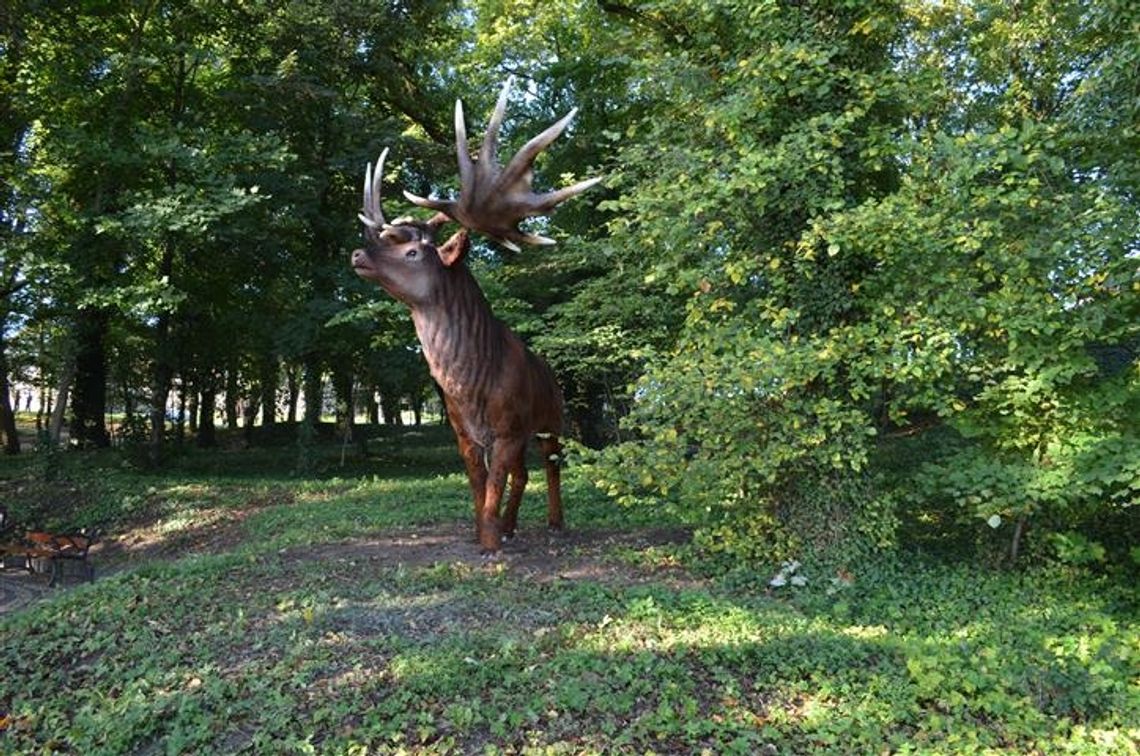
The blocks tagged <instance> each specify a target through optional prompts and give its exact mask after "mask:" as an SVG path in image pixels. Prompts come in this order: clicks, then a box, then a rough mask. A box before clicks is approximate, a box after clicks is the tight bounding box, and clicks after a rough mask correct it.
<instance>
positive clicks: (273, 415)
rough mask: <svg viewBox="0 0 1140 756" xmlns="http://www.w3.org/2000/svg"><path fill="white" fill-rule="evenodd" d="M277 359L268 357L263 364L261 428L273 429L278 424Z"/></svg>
mask: <svg viewBox="0 0 1140 756" xmlns="http://www.w3.org/2000/svg"><path fill="white" fill-rule="evenodd" d="M278 378H279V374H278V370H277V358H276V357H268V358H267V359H266V360H265V361H264V362H262V364H261V427H263V428H272V427H273V426H274V425H275V424H276V423H277V384H278Z"/></svg>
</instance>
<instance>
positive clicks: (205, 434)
mask: <svg viewBox="0 0 1140 756" xmlns="http://www.w3.org/2000/svg"><path fill="white" fill-rule="evenodd" d="M217 394H218V390H217V388H216V387H215V386H214V381H213V380H210V379H207V380H205V381H203V383H202V391H201V392H200V394H199V399H198V434H197V436H196V437H195V443H196V444H197V445H198V446H199V447H200V448H203V449H207V448H210V447H213V446H217V444H218V436H217V433H216V431H215V429H214V409H215V407H216V406H217Z"/></svg>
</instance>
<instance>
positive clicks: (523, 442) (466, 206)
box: [352, 79, 601, 556]
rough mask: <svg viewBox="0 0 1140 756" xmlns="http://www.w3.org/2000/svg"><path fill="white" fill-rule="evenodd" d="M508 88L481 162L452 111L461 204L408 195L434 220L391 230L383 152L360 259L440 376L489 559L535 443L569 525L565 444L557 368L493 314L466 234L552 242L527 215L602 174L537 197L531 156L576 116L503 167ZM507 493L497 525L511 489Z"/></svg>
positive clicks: (512, 517)
mask: <svg viewBox="0 0 1140 756" xmlns="http://www.w3.org/2000/svg"><path fill="white" fill-rule="evenodd" d="M510 88H511V80H510V79H508V80H507V83H506V85H505V86H504V87H503V89H502V92H501V93H500V95H499V99H498V102H497V103H496V105H495V110H494V112H493V113H492V115H491V120H490V121H489V122H488V124H487V131H486V133H485V135H484V137H483V145H482V148H481V149H480V151H479V155H478V158H477V159H473V158H472V156H471V155H470V154H469V152H468V149H467V130H466V125H465V124H464V118H463V104H462V102H460V101H456V103H455V151H456V155H457V157H458V160H459V180H460V189H459V197H458V198H457V199H454V200H437V199H425V198H423V197H417V196H415V195H414V194H411V193H409V192H406V191H405V192H404V196H405V197H407V199H408V200H409V201H410V202H412V203H414V204H416V205H419V206H421V207H425V208H429V209H432V210H435V211H437V212H436V214H435V215H434V216H432V217H431V219H429V220H427V221H420V220H415V219H413V218H410V217H404V218H397V219H395V220H393V221H391V222H388V221H386V220H385V219H384V215H383V213H382V212H381V209H380V194H381V179H382V176H383V173H384V158H385V157H386V156H387V154H388V150H387V149H385V150H384V151H383V152H382V153H381V154H380V157H379V159H378V160H377V161H376V165H375V167H373V166H372V165H371V164H369V166H368V167H367V169H366V171H365V176H364V212H363V213H361V215H360V220H361V221H362V222H363V223H364V237H365V245H364V247H363V248H362V249H358V250H356V251H354V252H353V253H352V267H353V269H354V270H355V271H356V273H357V274H358V275H360V276H361V277H363V278H365V279H368V280H370V281H375V282H376V283H378V284H379V285H380V286H381V287H383V288H384V289H385V290H387V291H388V293H389V294H391V295H392V296H393V297H395V298H396V299H398V300H400V301H401V302H403V303H404V304H405V305H407V306H408V308H409V309H410V310H411V314H412V322H413V323H414V324H415V328H416V335H417V336H418V337H419V340H420V344H421V345H422V346H423V351H424V357H425V358H426V359H427V364H428V368H429V369H430V371H431V375H432V377H433V378H434V379H435V380H436V382H437V383H439V385H440V387H441V388H442V391H443V396H444V404H445V407H446V410H447V418H448V421H449V422H450V423H451V427H452V428H453V429H454V431H455V435H456V437H457V440H458V442H459V453H460V456H462V457H463V461H464V464H465V465H466V468H467V478H468V481H469V482H470V484H471V493H472V495H473V497H474V499H475V532H476V536H477V537H478V540H479V543H480V545H481V547H482V553H483V554H484V556H495V555H497V554H498V553H499V549H500V548H501V545H502V541H503V538H504V537H505V538H510V537H512V536H513V535H514V533H515V529H516V527H517V524H518V509H519V503H520V502H521V501H522V496H523V490H524V489H525V487H526V481H527V472H526V467H525V463H524V458H525V452H526V448H527V443H528V442H529V441H530V439H532V438H534V439H537V441H538V446H539V449H540V450H541V452H542V456H543V460H544V465H545V469H546V481H547V523H548V525H549V527H550V528H551V529H552V530H558V529H561V527H562V493H561V483H560V470H559V461H560V455H561V451H562V445H561V442H560V441H559V435H560V434H561V432H562V391H561V389H559V387H558V383H557V382H556V381H555V378H554V373H553V372H552V371H551V369H550V367H549V366H548V365H547V364H546V363H545V362H544V361H543V360H542V359H541V358H540V357H538V356H536V355H535V354H534V353H533V352H531V351H530V350H529V349H527V347H526V345H524V344H523V342H522V340H521V339H520V338H519V337H518V336H517V335H516V334H514V333H513V332H512V331H511V330H510V329H509V328H507V326H506V325H504V324H503V323H502V322H501V321H499V320H498V319H497V318H495V316H494V315H493V314H492V313H491V308H490V306H489V305H488V303H487V300H486V298H485V297H484V296H483V292H482V290H481V289H480V288H479V284H478V283H476V281H475V278H474V276H472V275H471V272H470V271H469V270H468V269H467V266H466V265H465V264H464V262H463V261H464V257H465V256H466V255H467V253H468V251H469V249H470V247H471V241H470V238H469V236H468V232H469V231H477V232H479V233H481V234H484V235H485V236H487V237H490V238H491V239H493V240H494V241H496V242H498V243H500V244H502V245H503V246H505V247H507V248H508V249H511V250H515V251H518V249H519V247H518V245H519V244H520V243H522V244H553V243H554V241H553V240H551V239H548V238H546V237H543V236H538V235H535V234H530V233H526V232H524V231H522V230H520V229H519V227H518V224H519V222H520V221H521V220H523V219H524V218H527V217H530V216H534V215H546V214H548V213H550V212H551V211H552V210H553V209H554V207H555V206H556V205H558V204H559V203H561V202H563V201H564V200H567V199H569V198H570V197H573V196H574V195H576V194H579V193H580V192H583V191H585V190H586V189H589V188H590V187H591V186H593V185H594V184H596V183H597V182H598V181H600V180H601V179H600V178H594V179H590V180H588V181H581V182H579V183H576V184H574V185H572V186H568V187H566V188H564V189H559V190H557V191H553V192H549V193H546V194H536V193H535V192H534V190H533V189H532V187H531V178H532V175H533V170H532V169H533V165H534V160H535V158H536V157H537V156H538V154H539V153H540V152H541V151H542V150H544V149H545V148H546V147H548V146H549V145H550V144H551V143H552V142H553V141H554V140H555V139H557V138H558V136H559V134H561V133H562V131H563V129H565V128H566V125H567V124H568V123H569V122H570V120H571V119H572V118H573V117H574V115H575V114H576V112H577V110H576V109H575V110H572V111H571V112H570V113H569V114H568V115H566V116H565V117H564V118H562V119H561V120H560V121H558V122H557V123H555V124H553V125H552V126H550V127H549V128H547V129H546V130H545V131H543V132H542V133H541V134H539V135H538V136H536V137H534V138H533V139H531V140H530V141H529V142H527V143H526V144H525V145H524V146H523V147H522V149H520V150H519V152H518V154H516V155H515V156H514V158H512V159H511V161H510V162H509V163H507V166H506V167H505V168H501V167H500V166H499V164H498V157H497V149H498V134H499V127H500V125H501V124H502V121H503V115H504V112H505V110H506V105H507V97H508V95H509V93H510ZM449 220H453V221H455V222H456V223H458V224H459V225H460V226H461V227H462V228H460V230H458V231H457V232H455V234H454V235H452V236H451V237H450V238H449V239H448V240H447V241H446V242H445V243H444V244H443V245H442V246H437V244H436V234H437V233H438V232H439V230H440V228H441V227H442V226H443V225H444V224H445V223H447V222H448V221H449ZM508 475H509V476H510V495H509V497H508V499H507V504H506V507H505V508H504V510H503V512H502V516H501V517H500V503H501V501H502V497H503V490H504V488H505V487H506V485H507V477H508Z"/></svg>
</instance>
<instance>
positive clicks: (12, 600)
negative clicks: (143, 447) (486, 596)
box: [0, 517, 698, 614]
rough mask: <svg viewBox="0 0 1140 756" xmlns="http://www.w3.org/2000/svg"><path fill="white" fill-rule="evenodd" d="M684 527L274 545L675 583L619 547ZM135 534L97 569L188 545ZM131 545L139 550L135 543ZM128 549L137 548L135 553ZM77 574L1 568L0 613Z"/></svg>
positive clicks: (422, 563) (235, 524)
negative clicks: (55, 577) (487, 549)
mask: <svg viewBox="0 0 1140 756" xmlns="http://www.w3.org/2000/svg"><path fill="white" fill-rule="evenodd" d="M241 519H242V518H240V517H235V518H233V520H232V521H230V522H226V523H225V524H224V525H222V526H220V527H218V526H216V525H215V527H214V528H213V529H211V533H210V535H211V537H210V538H208V539H205V540H204V541H199V542H198V546H199V548H197V549H195V550H194V553H203V552H210V551H213V552H223V551H228V550H230V549H232V548H233V547H235V546H236V545H237V544H238V543H239V542H240V540H241V534H240V527H241ZM687 538H688V533H687V532H685V531H683V530H679V529H663V528H654V529H642V530H630V531H623V532H611V531H605V530H597V529H584V530H580V529H571V530H567V531H565V532H561V533H551V532H548V531H547V530H545V529H544V528H541V527H534V528H524V529H520V531H519V534H518V536H517V537H516V538H514V539H512V540H510V541H508V542H507V543H506V544H504V546H503V550H502V552H501V553H500V555H499V556H498V557H497V558H496V559H494V560H486V559H484V558H483V557H482V556H481V555H480V553H479V546H478V544H477V543H476V542H475V539H474V535H473V533H472V529H471V524H470V523H469V522H466V521H464V522H454V523H444V524H435V525H424V526H421V527H409V528H400V529H396V530H390V531H387V532H385V533H382V534H377V535H374V536H370V537H367V538H357V539H352V540H347V541H339V542H335V543H325V544H319V545H316V546H309V547H294V548H289V549H286V550H284V551H282V552H281V553H280V555H279V556H280V558H281V559H282V560H284V561H285V562H287V563H293V564H296V565H303V564H304V563H309V562H317V561H326V560H334V561H341V562H359V563H366V564H371V565H374V566H376V567H379V568H386V567H396V566H400V565H403V566H405V567H426V566H431V565H435V564H464V565H467V566H470V567H473V568H482V567H485V568H494V569H503V570H507V571H509V572H511V573H513V574H517V575H518V576H519V577H521V578H524V579H527V580H535V581H539V582H545V581H552V580H592V581H596V582H602V583H611V584H612V583H621V584H631V583H644V582H650V581H654V582H665V583H670V584H673V585H675V586H677V587H684V586H689V585H695V584H696V583H697V582H698V581H697V580H696V579H695V578H693V577H692V576H691V575H689V574H688V573H687V572H685V571H684V570H682V569H680V568H678V567H674V566H671V565H670V564H669V563H668V561H667V560H664V561H660V562H659V563H657V564H652V565H651V564H648V563H645V562H646V560H642V563H640V564H638V563H635V562H636V561H637V560H633V559H623V558H622V554H623V553H624V554H635V553H643V552H645V551H646V550H648V549H651V548H652V547H657V546H669V545H674V544H679V543H683V542H684V541H685V540H687ZM139 540H140V539H139V536H138V535H137V534H126V535H125V536H123V537H122V538H121V539H114V538H111V539H108V540H107V541H106V542H104V543H100V544H97V545H96V546H95V547H94V548H93V549H92V560H93V562H94V564H95V566H96V569H97V571H98V574H102V575H108V574H113V573H115V572H120V571H122V570H129V569H132V568H133V567H136V566H138V565H140V564H144V563H146V562H148V561H152V560H155V559H159V560H162V559H172V558H175V557H176V555H180V556H184V555H185V554H186V553H187V552H186V551H184V550H181V549H178V550H175V549H171V548H169V547H168V546H169V545H166V546H167V547H161V546H160V547H156V546H155V545H154V544H143V543H138V541H139ZM136 550H137V551H136ZM129 552H135V553H133V554H131V553H129ZM81 582H82V578H81V577H79V576H64V578H63V579H62V580H61V585H59V586H58V587H55V588H49V587H48V585H47V576H46V575H32V574H28V573H26V572H24V571H22V570H18V569H6V570H4V571H3V572H0V614H6V613H8V612H13V611H16V610H19V609H22V608H24V607H26V606H28V605H30V604H32V603H34V602H36V601H39V600H41V599H44V598H45V597H49V596H51V595H53V593H54V592H56V591H61V590H68V589H69V588H71V587H74V586H75V585H78V584H80V583H81Z"/></svg>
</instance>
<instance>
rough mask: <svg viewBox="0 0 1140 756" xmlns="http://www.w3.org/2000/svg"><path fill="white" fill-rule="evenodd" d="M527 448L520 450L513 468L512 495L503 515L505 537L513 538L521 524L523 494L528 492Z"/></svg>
mask: <svg viewBox="0 0 1140 756" xmlns="http://www.w3.org/2000/svg"><path fill="white" fill-rule="evenodd" d="M526 481H527V472H526V446H525V445H523V447H522V448H521V449H519V453H518V457H517V458H516V459H515V463H514V466H513V467H511V493H510V497H509V498H508V499H507V508H506V510H505V511H504V513H503V537H504V538H513V537H514V535H515V530H516V529H517V528H518V524H519V504H521V503H522V498H523V493H524V492H525V491H526Z"/></svg>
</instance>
